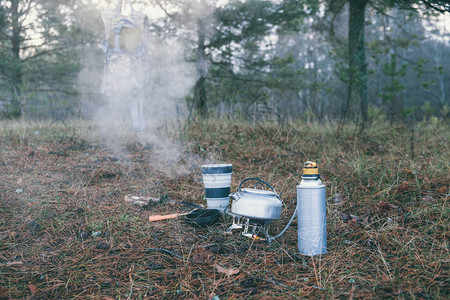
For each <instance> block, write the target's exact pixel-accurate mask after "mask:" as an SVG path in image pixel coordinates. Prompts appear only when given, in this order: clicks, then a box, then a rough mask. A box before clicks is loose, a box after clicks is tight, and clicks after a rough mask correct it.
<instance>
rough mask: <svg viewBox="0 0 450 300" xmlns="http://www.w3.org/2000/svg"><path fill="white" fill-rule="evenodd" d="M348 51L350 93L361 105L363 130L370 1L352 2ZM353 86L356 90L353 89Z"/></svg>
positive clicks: (362, 125)
mask: <svg viewBox="0 0 450 300" xmlns="http://www.w3.org/2000/svg"><path fill="white" fill-rule="evenodd" d="M349 3H350V13H349V30H348V50H349V67H350V72H351V76H350V83H349V86H350V87H349V92H350V97H351V93H352V92H355V96H356V97H357V100H358V101H359V103H360V112H361V121H362V123H361V127H362V128H361V129H364V128H365V127H366V126H367V121H368V115H367V108H368V107H367V65H366V49H365V42H364V21H365V10H366V6H367V3H368V0H350V1H349ZM352 86H354V87H355V88H354V89H352Z"/></svg>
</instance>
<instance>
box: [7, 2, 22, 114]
mask: <svg viewBox="0 0 450 300" xmlns="http://www.w3.org/2000/svg"><path fill="white" fill-rule="evenodd" d="M19 17H20V12H19V0H11V27H12V32H11V37H10V39H11V48H12V55H13V67H12V74H11V94H12V97H11V98H12V102H11V116H12V117H20V116H21V115H22V109H21V105H20V94H21V93H20V87H21V85H22V64H21V60H20V48H21V43H22V38H21V36H20V35H21V31H22V30H21V29H22V28H21V25H20V22H19Z"/></svg>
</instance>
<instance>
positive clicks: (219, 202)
mask: <svg viewBox="0 0 450 300" xmlns="http://www.w3.org/2000/svg"><path fill="white" fill-rule="evenodd" d="M201 170H202V176H203V183H204V184H205V196H206V202H207V204H208V208H210V209H219V210H220V211H222V212H224V211H225V210H226V209H227V207H228V204H229V201H230V198H229V197H228V195H229V194H230V184H231V173H232V170H233V168H232V165H231V164H212V165H202V166H201Z"/></svg>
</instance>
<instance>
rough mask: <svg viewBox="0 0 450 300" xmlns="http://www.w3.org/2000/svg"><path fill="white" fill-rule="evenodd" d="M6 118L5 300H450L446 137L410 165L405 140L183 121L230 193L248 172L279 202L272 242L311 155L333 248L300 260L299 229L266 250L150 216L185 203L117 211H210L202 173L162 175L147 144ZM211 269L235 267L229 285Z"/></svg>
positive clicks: (0, 209) (435, 139)
mask: <svg viewBox="0 0 450 300" xmlns="http://www.w3.org/2000/svg"><path fill="white" fill-rule="evenodd" d="M2 125H4V129H3V130H2V131H0V134H1V136H0V200H1V202H0V215H1V220H0V298H29V297H30V298H59V299H61V298H99V299H112V298H115V299H119V298H120V299H124V298H131V299H140V298H155V299H160V298H199V299H205V298H213V297H215V296H217V297H216V298H214V299H219V298H220V299H235V298H239V299H244V298H249V297H255V298H256V299H264V298H279V299H289V298H291V299H292V298H299V297H307V298H327V297H331V298H343V299H347V298H350V299H353V298H366V299H369V298H393V297H398V298H418V299H427V298H447V297H448V296H449V259H448V257H449V256H448V220H449V218H448V217H449V207H448V182H449V179H450V178H449V173H448V141H447V138H448V136H447V135H446V134H448V131H447V133H445V131H437V132H435V133H430V132H428V131H426V132H425V131H424V133H423V135H424V136H422V137H416V139H417V141H416V143H417V145H416V146H415V149H414V151H415V155H416V160H415V161H412V160H411V159H410V158H408V157H407V155H406V154H409V155H411V154H410V150H411V149H410V145H409V144H408V141H409V138H408V136H406V137H405V136H404V135H403V132H402V131H400V132H397V133H393V132H392V131H386V133H385V134H372V135H370V136H369V137H368V138H366V139H354V138H353V137H352V136H351V134H350V133H349V134H348V135H343V136H341V137H339V138H337V137H335V136H334V135H333V133H332V131H327V130H326V129H323V130H322V129H320V130H319V129H317V128H316V129H314V128H312V129H311V128H309V129H308V128H305V129H303V131H302V132H300V131H297V130H300V129H299V128H297V129H295V128H290V127H287V128H284V129H283V128H281V129H278V128H277V127H274V126H272V125H267V126H263V127H259V126H248V125H233V124H225V125H223V124H212V125H211V124H210V125H208V126H207V128H209V131H207V132H206V133H205V128H206V127H202V126H203V125H202V124H194V125H192V126H191V128H190V130H189V131H188V132H189V134H186V135H185V136H184V139H185V142H189V143H188V144H186V145H188V146H186V154H188V153H189V155H195V156H197V157H202V156H207V154H209V153H213V152H214V153H215V155H216V157H219V158H220V159H221V160H223V161H226V162H229V163H232V164H233V168H234V175H233V182H232V190H234V189H235V188H236V187H237V185H238V184H239V181H240V180H242V179H244V178H246V177H249V176H257V177H260V178H263V179H265V180H267V181H269V182H271V183H272V184H273V185H274V186H275V187H276V189H277V190H278V191H279V192H281V193H282V198H283V199H284V201H285V203H286V207H285V209H284V211H283V215H282V219H281V220H280V221H278V222H275V224H274V226H273V227H272V228H271V232H272V233H273V234H275V233H276V232H278V231H279V230H280V229H281V228H282V226H284V224H286V222H287V220H288V219H289V217H290V215H291V214H292V212H293V210H294V208H295V200H294V199H295V185H296V184H297V183H298V180H300V175H299V174H300V170H301V166H302V163H303V161H305V160H306V159H308V158H309V159H317V160H318V162H319V164H320V165H319V167H320V168H321V171H322V175H323V180H324V182H325V184H327V197H328V205H327V206H328V217H327V218H328V251H329V253H328V254H327V255H324V256H323V257H320V258H309V257H303V256H301V255H298V254H297V253H296V248H297V241H296V228H295V226H294V227H293V228H291V229H289V230H288V231H287V233H286V234H285V235H284V236H283V237H282V238H280V239H279V240H278V241H276V242H274V243H273V244H271V245H266V244H265V243H264V242H262V241H258V240H252V239H248V238H245V237H242V236H240V235H239V234H238V233H237V232H235V233H234V234H233V235H225V234H223V231H224V229H226V228H227V227H228V226H229V220H226V221H225V222H222V223H221V224H218V225H215V226H213V227H211V228H207V229H197V228H194V227H192V226H190V225H187V224H185V223H184V222H183V221H182V218H178V219H174V220H166V221H160V222H154V223H149V222H148V216H149V215H153V214H168V213H175V212H185V211H189V210H190V209H189V208H186V207H184V206H182V205H176V204H169V203H167V201H162V203H159V204H154V205H152V206H149V207H147V208H144V209H141V208H136V207H133V206H130V205H127V204H125V203H124V197H125V195H127V194H134V195H140V196H152V197H157V198H160V197H163V198H169V199H176V200H182V201H188V202H193V203H197V204H205V203H204V201H203V200H202V196H203V186H202V183H201V179H200V170H199V168H198V165H193V166H187V167H188V168H191V170H192V172H190V173H188V174H187V175H183V176H168V175H166V174H165V173H164V172H161V171H158V170H157V169H155V168H153V167H152V159H154V156H153V150H152V146H151V145H143V144H139V143H137V142H129V141H128V142H126V143H124V144H122V145H121V147H122V149H123V152H122V154H120V155H118V154H117V152H113V151H112V150H110V148H108V147H106V146H102V145H101V144H100V143H99V142H98V141H97V140H96V139H95V138H92V136H90V137H85V136H84V135H85V131H84V130H85V127H80V128H81V129H80V128H78V127H75V128H74V127H70V128H66V127H64V126H59V125H58V126H56V125H52V126H48V125H45V126H43V125H36V124H32V125H20V126H17V125H14V126H12V125H8V124H2ZM37 130H39V133H37V134H36V133H35V132H36V131H37ZM221 134H222V135H221ZM425 135H427V136H426V137H425ZM422 138H423V139H427V142H426V145H427V146H425V145H424V144H422V141H420V140H419V139H422ZM428 145H435V146H433V148H430V147H429V146H428ZM417 157H419V158H417ZM446 157H447V158H446ZM178 163H179V164H180V165H183V164H184V165H186V164H187V162H184V161H179V162H178ZM155 248H158V249H164V250H157V249H155ZM216 264H217V265H219V266H222V267H224V268H226V269H233V270H230V271H236V272H237V271H239V272H238V273H237V274H232V275H229V276H227V275H225V274H223V273H220V272H218V271H219V270H220V267H217V266H216ZM236 272H233V273H236Z"/></svg>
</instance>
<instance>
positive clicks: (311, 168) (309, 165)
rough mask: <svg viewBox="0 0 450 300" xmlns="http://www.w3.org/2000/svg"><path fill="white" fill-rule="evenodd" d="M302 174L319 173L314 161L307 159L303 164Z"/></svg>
mask: <svg viewBox="0 0 450 300" xmlns="http://www.w3.org/2000/svg"><path fill="white" fill-rule="evenodd" d="M303 175H319V168H318V167H317V163H316V162H315V161H307V162H305V164H304V165H303Z"/></svg>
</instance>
